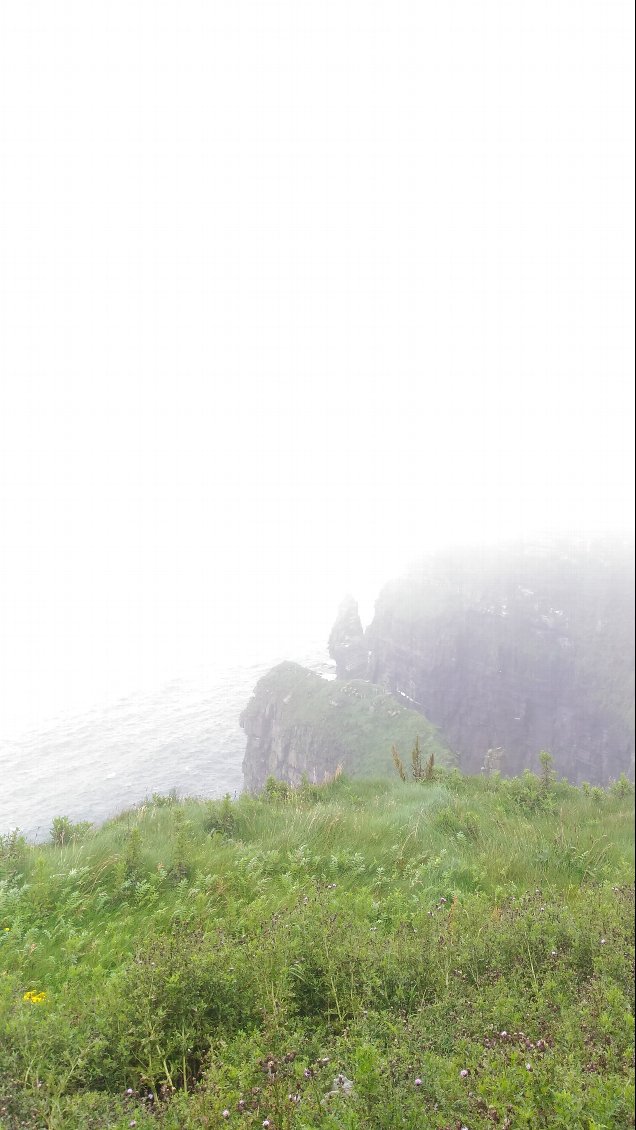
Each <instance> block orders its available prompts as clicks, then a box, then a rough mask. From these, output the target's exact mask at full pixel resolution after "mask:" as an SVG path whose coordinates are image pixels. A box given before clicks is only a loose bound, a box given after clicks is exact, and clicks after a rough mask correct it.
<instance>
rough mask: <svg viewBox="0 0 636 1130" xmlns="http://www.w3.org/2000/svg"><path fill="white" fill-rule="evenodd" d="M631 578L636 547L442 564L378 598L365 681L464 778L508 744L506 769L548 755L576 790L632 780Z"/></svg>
mask: <svg viewBox="0 0 636 1130" xmlns="http://www.w3.org/2000/svg"><path fill="white" fill-rule="evenodd" d="M633 570H634V566H633V549H632V548H631V547H626V546H616V545H612V546H610V545H608V544H598V545H596V546H584V547H581V546H579V547H577V548H574V549H573V548H572V547H571V546H570V547H565V546H554V545H544V546H538V545H534V546H525V547H517V548H512V549H509V550H507V551H506V552H502V551H497V552H492V553H490V554H488V553H482V554H480V555H479V556H478V557H475V555H469V554H465V553H460V552H454V553H447V554H444V555H436V556H431V557H429V558H427V559H426V560H425V561H422V562H420V564H419V565H418V566H417V567H416V568H414V569H413V570H412V571H411V572H410V574H409V575H408V576H406V577H404V578H402V579H401V580H398V581H394V582H392V583H390V584H388V585H387V586H386V587H385V589H384V590H383V592H382V593H381V595H380V598H379V600H378V602H377V605H376V613H375V617H374V620H373V622H372V624H371V625H370V626H369V628H368V629H367V631H366V633H365V634H364V650H365V652H366V653H367V657H368V658H367V663H366V668H365V671H364V674H365V675H366V677H367V679H370V680H371V681H373V682H374V683H377V684H380V685H382V686H385V687H387V688H388V689H390V690H391V691H392V692H393V694H395V695H396V696H397V697H398V698H399V699H400V701H403V702H406V703H408V705H409V706H411V707H412V708H414V709H416V710H421V711H422V712H423V713H424V714H425V715H426V717H427V718H428V719H430V721H432V722H433V723H434V724H435V725H437V726H438V727H439V728H440V732H441V733H442V734H443V736H444V738H445V739H446V741H447V742H448V743H449V745H450V746H451V747H452V748H453V749H455V750H456V751H457V752H458V754H459V756H460V764H461V767H462V768H463V769H464V770H465V771H466V772H479V770H480V767H481V766H482V765H483V764H484V760H485V758H486V755H487V752H488V750H490V749H493V748H496V747H503V759H502V770H503V771H504V772H505V773H507V774H510V773H518V772H520V771H521V770H523V768H524V767H526V766H529V767H531V768H536V767H537V754H538V752H539V751H540V750H542V749H547V750H549V751H550V752H551V753H552V754H553V756H554V758H555V763H556V766H557V768H558V770H559V771H560V772H561V773H562V774H563V775H565V776H567V777H568V778H569V779H570V780H572V781H574V782H580V781H581V780H588V781H591V782H597V783H605V782H607V780H608V779H609V778H611V777H616V776H618V775H619V774H620V773H621V772H626V773H628V774H629V775H633V768H634V724H633V702H634V589H633V576H634V571H633ZM354 638H355V642H356V654H359V653H360V652H361V650H362V645H361V643H360V641H359V640H358V638H357V637H354ZM334 654H335V656H336V659H337V660H338V663H339V666H338V673H339V674H340V671H341V666H340V664H341V656H342V655H343V654H345V655H346V652H345V653H342V652H340V653H337V652H336V651H334ZM345 669H346V667H342V670H343V671H344V670H345Z"/></svg>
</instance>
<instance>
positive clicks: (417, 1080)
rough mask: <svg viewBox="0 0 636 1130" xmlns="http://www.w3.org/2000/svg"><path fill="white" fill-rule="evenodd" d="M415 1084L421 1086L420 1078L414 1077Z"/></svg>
mask: <svg viewBox="0 0 636 1130" xmlns="http://www.w3.org/2000/svg"><path fill="white" fill-rule="evenodd" d="M415 1086H416V1087H421V1086H422V1080H421V1079H419V1078H418V1079H416V1080H415Z"/></svg>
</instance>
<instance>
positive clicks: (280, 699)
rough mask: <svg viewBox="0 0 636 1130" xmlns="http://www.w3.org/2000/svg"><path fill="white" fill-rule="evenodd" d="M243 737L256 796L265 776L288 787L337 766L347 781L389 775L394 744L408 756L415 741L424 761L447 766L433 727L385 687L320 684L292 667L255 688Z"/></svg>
mask: <svg viewBox="0 0 636 1130" xmlns="http://www.w3.org/2000/svg"><path fill="white" fill-rule="evenodd" d="M241 725H242V726H243V729H244V730H245V732H246V734H247V739H248V740H247V748H246V751H245V759H244V762H243V772H244V775H245V781H246V786H247V787H248V789H251V790H252V791H258V789H260V788H262V787H263V785H264V784H265V780H266V778H267V776H268V775H269V774H273V775H274V776H276V777H280V778H284V779H286V780H288V781H290V782H291V783H294V784H297V783H299V782H300V780H301V778H302V776H303V775H306V776H308V777H309V778H310V779H313V778H314V777H315V778H316V779H318V780H322V778H323V776H324V774H325V772H326V773H327V774H329V773H333V771H334V770H335V768H336V766H337V765H340V766H341V767H342V768H343V769H344V770H345V772H346V773H347V774H349V775H351V776H356V777H357V776H364V777H373V776H380V775H384V774H385V773H386V772H387V770H390V758H389V756H388V755H387V751H388V750H390V748H391V745H392V744H393V743H395V744H396V745H397V746H398V748H399V750H400V753H401V754H402V756H403V757H405V758H407V757H408V755H409V751H410V750H411V748H412V746H413V743H414V741H415V738H416V736H417V735H419V738H420V745H421V747H422V750H423V755H424V757H428V756H429V755H430V754H431V753H433V754H434V755H435V761H436V762H437V763H438V764H439V765H446V766H449V765H453V764H454V762H455V756H454V754H453V753H452V752H451V750H450V749H449V747H448V745H447V744H446V742H445V741H444V739H443V738H442V737H441V735H440V733H439V731H438V730H437V728H436V727H435V726H433V725H431V723H430V722H429V721H428V720H427V719H426V718H425V717H424V716H423V715H422V714H419V713H417V711H415V710H410V709H409V708H408V706H407V705H402V704H401V703H400V702H398V701H397V700H396V698H395V697H394V696H393V695H392V694H391V693H390V692H389V691H388V690H387V689H386V688H384V687H379V686H376V685H374V684H373V683H368V682H365V681H364V680H362V679H349V680H347V679H333V680H326V679H323V678H321V677H320V675H317V674H315V673H314V672H313V671H309V670H308V669H307V668H306V667H301V666H300V665H299V664H298V663H290V662H285V663H280V664H278V665H277V666H276V667H273V668H272V670H271V671H268V673H267V674H266V675H264V676H263V678H262V679H260V680H259V682H258V683H257V686H256V689H255V691H254V695H253V697H252V699H251V700H250V702H249V703H248V705H247V707H246V708H245V710H244V711H243V713H242V715H241Z"/></svg>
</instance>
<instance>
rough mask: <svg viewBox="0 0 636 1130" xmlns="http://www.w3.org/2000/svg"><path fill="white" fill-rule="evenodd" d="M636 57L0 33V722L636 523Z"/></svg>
mask: <svg viewBox="0 0 636 1130" xmlns="http://www.w3.org/2000/svg"><path fill="white" fill-rule="evenodd" d="M633 40H634V35H633V3H632V2H631V0H629V2H627V0H626V2H622V0H595V2H589V0H567V2H566V0H548V2H546V0H532V3H528V0H501V2H496V0H483V2H479V0H449V2H448V3H431V2H428V3H427V2H425V0H391V2H388V0H387V2H384V0H383V2H377V0H375V2H374V0H320V2H317V0H316V2H314V3H309V2H307V0H267V2H264V0H217V2H216V3H215V2H213V0H201V2H198V0H197V2H195V0H174V2H170V3H166V2H164V0H147V2H144V0H108V2H107V3H106V2H104V3H95V2H92V3H91V2H88V3H87V2H86V0H77V2H73V0H66V2H64V0H61V2H58V3H51V0H5V2H4V3H2V4H1V5H0V366H1V369H0V376H1V383H0V389H1V391H0V550H1V556H0V725H1V724H2V722H3V720H4V724H5V725H6V726H7V727H11V726H16V725H18V724H24V723H25V722H26V721H34V722H35V721H37V719H38V718H39V717H40V716H41V715H43V714H44V713H46V712H48V711H50V710H57V711H61V712H63V711H64V710H67V709H72V708H74V707H75V706H76V705H78V704H79V703H80V702H87V701H89V700H91V699H98V698H100V697H106V696H108V695H110V694H111V693H115V692H118V691H120V690H122V689H126V688H128V687H130V688H132V687H134V686H136V685H138V684H141V683H148V682H152V681H153V680H156V679H159V678H161V677H163V676H164V675H170V674H176V673H179V671H181V670H183V669H185V667H187V666H189V665H191V664H193V663H198V662H217V661H218V662H222V661H223V660H224V658H225V657H227V656H229V653H230V650H233V653H234V654H233V658H235V657H236V656H239V657H240V658H243V659H245V660H246V661H249V660H250V659H251V657H252V654H253V655H254V656H257V655H260V654H264V655H268V654H269V653H271V652H272V651H275V650H276V647H277V646H278V645H280V646H281V647H283V648H284V647H286V646H288V643H289V641H290V640H291V639H292V638H295V637H297V638H298V639H299V640H301V639H307V638H313V637H314V636H315V635H316V634H318V635H320V634H322V635H323V636H325V637H326V635H327V634H328V631H329V627H330V624H331V619H332V616H333V614H334V612H335V605H336V604H337V602H338V600H339V599H340V597H341V596H342V595H343V593H344V592H345V591H347V590H348V589H350V590H352V591H353V592H354V593H358V594H361V595H363V596H364V598H365V600H367V601H369V600H370V596H371V594H372V593H373V592H374V591H375V590H376V589H377V587H378V586H379V584H380V583H381V582H382V581H383V580H385V579H387V578H388V577H389V576H390V575H391V573H393V572H395V570H396V569H398V568H399V567H400V566H401V565H402V564H403V563H404V562H405V561H406V559H407V558H408V557H409V556H411V554H413V553H414V552H415V551H416V550H418V549H421V548H424V547H425V546H426V545H428V544H437V543H443V542H445V541H449V540H465V539H467V538H468V539H471V538H477V539H479V538H489V539H491V538H494V537H498V536H510V535H511V534H514V533H517V532H519V531H526V532H528V531H531V530H532V529H534V528H536V527H541V528H555V527H556V528H565V529H568V528H573V529H574V528H581V527H583V528H588V529H602V528H606V527H613V528H621V527H625V526H626V525H628V524H629V523H630V522H631V521H632V519H631V511H632V505H631V503H632V500H633V485H632V465H633V463H632V459H633V456H632V452H633V430H632V429H633V422H632V403H633V402H632V394H631V391H630V389H631V377H632V373H633V322H632V309H633V299H634V296H633V246H634V241H633V136H634V122H633V106H634V98H633ZM369 610H370V606H369Z"/></svg>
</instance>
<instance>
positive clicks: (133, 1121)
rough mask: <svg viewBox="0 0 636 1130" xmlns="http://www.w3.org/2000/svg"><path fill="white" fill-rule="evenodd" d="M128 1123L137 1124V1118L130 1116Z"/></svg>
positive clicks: (130, 1124)
mask: <svg viewBox="0 0 636 1130" xmlns="http://www.w3.org/2000/svg"><path fill="white" fill-rule="evenodd" d="M128 1125H129V1126H136V1125H137V1119H136V1118H131V1120H130V1122H129V1123H128Z"/></svg>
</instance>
